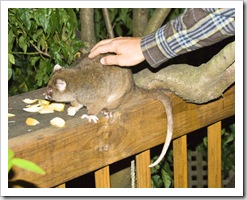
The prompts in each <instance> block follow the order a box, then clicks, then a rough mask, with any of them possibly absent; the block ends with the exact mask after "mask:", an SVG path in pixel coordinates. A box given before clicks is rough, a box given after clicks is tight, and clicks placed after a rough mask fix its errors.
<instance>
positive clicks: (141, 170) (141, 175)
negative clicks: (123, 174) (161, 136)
mask: <svg viewBox="0 0 247 200" xmlns="http://www.w3.org/2000/svg"><path fill="white" fill-rule="evenodd" d="M149 165H150V150H147V151H144V152H142V153H140V154H138V155H136V177H137V187H138V188H151V171H150V168H149V167H148V166H149Z"/></svg>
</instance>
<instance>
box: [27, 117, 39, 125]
mask: <svg viewBox="0 0 247 200" xmlns="http://www.w3.org/2000/svg"><path fill="white" fill-rule="evenodd" d="M26 124H27V125H28V126H35V125H37V124H39V121H38V120H36V119H34V118H31V117H29V118H27V120H26Z"/></svg>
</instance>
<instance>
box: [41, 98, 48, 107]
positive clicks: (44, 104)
mask: <svg viewBox="0 0 247 200" xmlns="http://www.w3.org/2000/svg"><path fill="white" fill-rule="evenodd" d="M39 104H40V105H42V106H46V105H49V104H50V101H47V100H43V99H40V100H39Z"/></svg>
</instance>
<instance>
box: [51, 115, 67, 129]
mask: <svg viewBox="0 0 247 200" xmlns="http://www.w3.org/2000/svg"><path fill="white" fill-rule="evenodd" d="M50 123H51V125H53V126H56V127H59V128H62V127H64V126H65V121H64V120H63V119H62V118H60V117H55V118H53V119H52V120H51V121H50Z"/></svg>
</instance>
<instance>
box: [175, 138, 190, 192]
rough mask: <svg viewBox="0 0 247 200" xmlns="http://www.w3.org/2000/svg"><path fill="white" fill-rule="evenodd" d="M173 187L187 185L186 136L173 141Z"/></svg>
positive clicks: (184, 186)
mask: <svg viewBox="0 0 247 200" xmlns="http://www.w3.org/2000/svg"><path fill="white" fill-rule="evenodd" d="M173 162H174V187H175V188H187V187H188V162H187V136H186V135H184V136H182V137H180V138H177V139H175V140H174V141H173Z"/></svg>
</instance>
